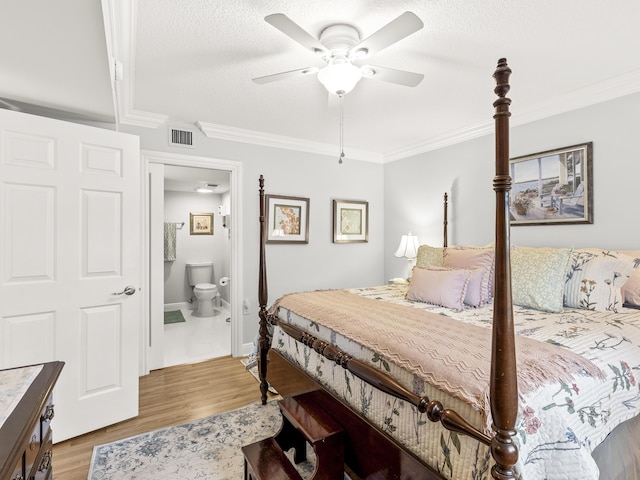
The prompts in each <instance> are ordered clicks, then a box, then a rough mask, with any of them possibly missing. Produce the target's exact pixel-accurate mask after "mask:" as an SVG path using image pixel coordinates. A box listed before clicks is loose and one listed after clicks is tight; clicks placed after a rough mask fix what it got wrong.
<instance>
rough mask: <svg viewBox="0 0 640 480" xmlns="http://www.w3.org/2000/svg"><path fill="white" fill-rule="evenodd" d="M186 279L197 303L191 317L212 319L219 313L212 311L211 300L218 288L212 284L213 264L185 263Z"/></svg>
mask: <svg viewBox="0 0 640 480" xmlns="http://www.w3.org/2000/svg"><path fill="white" fill-rule="evenodd" d="M187 277H188V279H189V285H190V286H192V287H193V294H194V295H195V297H196V300H197V302H198V303H197V305H196V308H195V310H194V311H193V314H192V315H194V316H196V317H212V316H214V315H215V314H216V313H219V312H216V311H215V310H214V309H213V299H214V298H215V297H216V295H217V294H218V287H217V286H216V285H215V284H214V283H213V263H212V262H200V263H187Z"/></svg>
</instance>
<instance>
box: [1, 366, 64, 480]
mask: <svg viewBox="0 0 640 480" xmlns="http://www.w3.org/2000/svg"><path fill="white" fill-rule="evenodd" d="M63 365H64V362H48V363H43V364H41V365H33V366H29V367H19V368H15V369H9V370H0V379H2V378H4V377H8V376H10V375H12V376H15V375H16V374H20V373H21V372H20V369H23V371H27V369H28V370H29V371H34V375H35V378H33V379H32V380H30V383H29V384H28V385H24V386H23V390H24V389H26V390H25V391H24V394H22V395H16V398H15V401H14V402H13V405H11V407H12V408H11V409H10V411H8V412H6V414H3V412H0V415H2V417H0V418H2V419H3V420H4V421H3V422H2V425H0V480H50V479H51V478H52V477H53V474H52V471H53V470H52V462H51V460H52V458H51V455H52V451H53V448H52V447H53V442H52V436H51V435H52V432H51V419H52V418H53V415H54V409H53V397H52V391H53V386H54V385H55V383H56V381H57V380H58V376H59V375H60V372H61V371H62V367H63ZM39 367H41V368H39ZM36 368H37V369H36ZM32 369H35V370H32ZM3 374H4V375H3ZM14 393H15V391H14V389H13V388H12V386H11V385H9V386H7V385H6V384H5V385H3V384H2V382H0V397H3V398H4V399H5V400H6V401H8V402H9V403H10V402H11V395H13V394H14ZM18 398H19V400H18Z"/></svg>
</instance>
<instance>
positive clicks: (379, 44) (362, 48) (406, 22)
mask: <svg viewBox="0 0 640 480" xmlns="http://www.w3.org/2000/svg"><path fill="white" fill-rule="evenodd" d="M422 27H424V23H422V20H420V19H419V18H418V16H417V15H416V14H415V13H413V12H404V13H403V14H402V15H400V16H399V17H398V18H396V19H395V20H392V21H391V22H389V23H387V24H386V25H385V26H384V27H382V28H381V29H380V30H378V31H377V32H375V33H374V34H373V35H370V36H369V37H367V38H365V39H364V40H363V41H361V42H360V43H359V44H358V45H356V46H355V47H353V48H351V50H350V51H349V55H350V56H354V57H356V58H363V57H365V56H370V55H373V54H374V53H377V52H379V51H380V50H382V49H383V48H387V47H388V46H389V45H393V44H394V43H396V42H398V41H400V40H402V39H403V38H405V37H408V36H409V35H411V34H412V33H414V32H417V31H418V30H420V29H421V28H422Z"/></svg>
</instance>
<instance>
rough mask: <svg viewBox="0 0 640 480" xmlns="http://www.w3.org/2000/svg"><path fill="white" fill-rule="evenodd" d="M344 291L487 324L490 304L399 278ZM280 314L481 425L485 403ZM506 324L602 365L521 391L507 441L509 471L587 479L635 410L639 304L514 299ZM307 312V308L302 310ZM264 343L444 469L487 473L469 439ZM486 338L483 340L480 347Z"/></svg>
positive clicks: (293, 345)
mask: <svg viewBox="0 0 640 480" xmlns="http://www.w3.org/2000/svg"><path fill="white" fill-rule="evenodd" d="M349 292H351V293H354V294H358V295H362V296H365V297H368V298H373V299H376V300H381V301H385V302H391V303H398V304H403V305H406V306H411V307H413V308H420V309H426V310H429V311H431V312H434V313H437V314H439V315H443V316H446V317H449V318H452V319H455V320H457V321H460V322H464V323H466V324H470V325H474V326H477V327H483V328H487V329H489V328H490V327H491V322H492V316H493V313H492V309H491V306H490V305H489V306H487V307H483V308H469V309H465V310H463V311H461V312H454V311H452V310H448V309H445V308H441V307H436V306H433V305H428V304H424V303H416V302H408V301H406V300H405V299H404V296H405V293H406V287H404V286H399V285H390V286H382V287H375V288H363V289H351V290H349ZM279 315H280V317H281V318H282V319H283V320H285V321H287V322H291V323H294V324H297V325H298V326H300V327H302V328H304V329H306V330H307V331H310V333H312V334H313V335H315V336H316V337H318V338H321V339H323V340H325V341H329V342H330V343H332V344H333V345H336V346H337V347H338V348H341V349H342V350H344V351H346V352H347V353H349V354H350V355H353V356H354V357H357V358H360V359H361V360H363V361H367V362H368V363H369V364H371V365H372V366H374V367H376V368H379V369H381V370H384V371H385V372H386V373H388V374H389V375H391V376H393V377H394V378H396V379H397V380H398V381H400V382H401V383H403V384H404V385H405V386H406V387H407V388H409V389H411V390H413V391H414V392H415V393H417V394H420V395H427V396H429V397H430V398H434V399H438V400H440V401H441V402H442V403H443V404H444V406H445V407H446V408H452V409H454V410H456V411H458V413H460V414H461V415H463V416H464V417H465V418H466V419H467V420H468V421H470V422H471V423H472V424H474V425H476V426H477V427H478V428H480V429H483V428H484V427H485V425H484V423H485V422H486V412H483V411H479V410H478V406H477V405H475V406H474V405H471V404H470V403H468V402H465V401H463V400H462V399H460V398H456V397H455V396H453V395H450V394H448V393H446V392H443V391H441V390H438V389H437V388H436V387H434V386H433V385H430V384H429V383H428V382H426V381H425V380H424V379H423V378H421V377H419V376H417V375H415V373H412V372H409V371H407V370H406V369H404V368H402V367H401V366H400V365H398V364H396V363H394V359H392V358H389V355H385V353H384V352H381V351H376V349H375V346H373V347H372V346H365V345H362V344H360V343H358V342H356V341H354V340H353V339H350V338H346V337H344V336H342V335H340V334H338V333H337V332H336V331H334V330H331V329H329V328H327V327H326V326H324V325H322V324H320V323H318V322H317V320H316V319H312V318H304V317H302V316H299V315H296V314H295V313H294V312H291V311H289V310H285V309H280V312H279ZM514 315H515V324H516V333H517V334H518V335H521V336H524V337H527V338H529V339H532V340H536V341H539V342H543V344H542V346H543V347H544V348H541V350H540V351H546V350H547V348H548V346H549V344H551V345H554V346H555V347H557V348H558V349H559V350H560V351H565V352H573V353H571V355H573V354H578V355H580V356H582V357H584V358H585V359H586V360H588V361H589V362H590V363H592V364H594V365H596V366H597V367H598V368H599V370H600V371H601V372H602V373H603V374H604V379H603V378H602V375H593V374H589V373H587V372H582V373H579V374H576V375H574V376H573V377H572V379H571V380H567V379H566V378H563V380H561V381H558V382H547V383H545V384H544V385H542V386H540V387H539V388H536V389H532V390H530V391H528V392H527V393H525V394H523V393H522V392H521V399H520V408H519V418H518V421H517V426H516V429H517V436H516V441H517V442H518V444H519V448H520V459H519V462H518V465H517V471H518V474H519V475H520V478H521V479H524V480H532V479H559V480H560V479H562V480H564V479H578V478H579V479H593V480H596V479H598V478H599V470H598V466H597V465H596V463H595V461H594V460H593V458H592V456H591V452H592V450H593V449H594V448H595V447H596V446H597V445H598V444H600V443H601V442H602V441H603V440H604V439H605V437H606V436H607V435H608V434H609V433H610V432H611V431H612V430H613V429H614V428H615V426H616V425H618V424H620V423H622V422H624V421H625V420H628V419H630V418H632V417H634V416H636V415H638V413H640V386H639V384H638V382H637V380H636V377H637V376H638V374H639V371H640V312H639V311H637V310H627V309H623V310H622V311H621V313H600V312H593V311H588V310H581V309H575V310H574V309H570V310H565V311H564V312H563V313H559V314H550V313H546V312H540V311H536V310H530V309H526V308H521V307H514ZM307 316H309V315H307ZM272 347H273V348H275V349H277V350H279V351H281V352H282V353H283V354H284V355H285V356H287V357H288V358H289V359H290V360H291V361H292V362H294V363H297V364H298V365H299V366H300V367H301V368H304V369H305V370H307V371H308V372H309V373H311V374H312V375H313V376H315V377H316V378H317V379H318V380H319V381H320V382H321V383H323V384H324V385H325V386H326V387H327V388H328V389H330V390H332V391H333V392H334V393H336V394H337V395H339V396H341V397H342V398H344V400H345V401H347V402H348V403H349V404H350V405H351V406H352V407H353V408H354V409H355V410H356V411H359V412H360V413H361V414H362V415H364V416H365V417H367V418H368V419H369V420H370V421H372V422H373V423H374V424H376V425H378V427H380V428H381V429H382V430H383V431H385V432H387V433H389V434H390V435H391V436H393V437H395V438H396V439H397V440H398V441H399V442H401V443H402V444H403V445H405V446H406V447H407V448H408V449H409V450H411V451H413V452H414V453H415V454H416V455H418V456H419V457H420V458H422V459H423V460H425V461H426V462H427V463H429V464H430V465H432V466H434V467H435V468H436V469H437V470H438V471H439V472H440V473H441V474H442V475H443V477H445V478H452V479H460V478H469V479H474V480H481V479H488V478H490V473H489V469H490V465H491V457H490V453H489V451H488V449H487V448H486V447H484V446H483V445H479V444H478V442H476V441H474V440H472V439H470V438H467V437H463V436H458V435H456V434H455V433H453V432H448V431H446V430H444V429H442V427H440V425H438V424H433V423H431V422H429V421H428V420H427V419H426V417H425V416H424V415H423V414H420V413H419V412H418V411H417V410H416V409H415V408H414V407H412V406H411V405H407V404H405V403H404V402H403V401H401V400H398V399H396V398H394V397H391V396H389V395H387V394H384V393H382V392H379V391H377V390H376V389H375V388H373V387H372V386H370V385H366V384H365V383H364V382H361V381H360V380H359V379H358V378H356V377H354V376H352V375H351V374H349V373H348V372H347V371H345V370H343V369H342V368H341V367H339V366H337V365H335V364H333V363H332V362H329V361H327V360H326V359H324V358H323V357H321V356H320V355H318V354H317V353H316V352H314V351H313V350H311V349H309V348H307V347H305V346H304V345H302V344H299V343H297V342H295V341H294V340H293V339H291V338H290V337H288V336H287V335H286V334H285V333H284V332H282V331H281V330H280V329H277V328H276V330H275V332H274V337H273V342H272ZM489 348H490V347H489V345H487V349H489Z"/></svg>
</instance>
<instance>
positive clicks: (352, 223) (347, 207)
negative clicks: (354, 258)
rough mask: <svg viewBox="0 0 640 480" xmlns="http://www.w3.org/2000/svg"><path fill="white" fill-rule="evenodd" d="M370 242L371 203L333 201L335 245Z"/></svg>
mask: <svg viewBox="0 0 640 480" xmlns="http://www.w3.org/2000/svg"><path fill="white" fill-rule="evenodd" d="M368 241H369V202H362V201H359V200H334V201H333V243H356V242H368Z"/></svg>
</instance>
